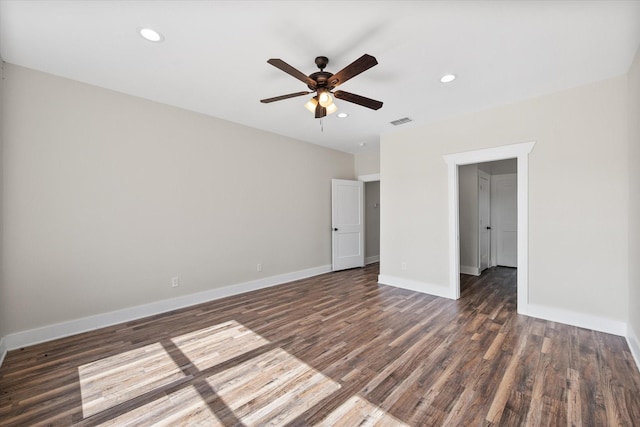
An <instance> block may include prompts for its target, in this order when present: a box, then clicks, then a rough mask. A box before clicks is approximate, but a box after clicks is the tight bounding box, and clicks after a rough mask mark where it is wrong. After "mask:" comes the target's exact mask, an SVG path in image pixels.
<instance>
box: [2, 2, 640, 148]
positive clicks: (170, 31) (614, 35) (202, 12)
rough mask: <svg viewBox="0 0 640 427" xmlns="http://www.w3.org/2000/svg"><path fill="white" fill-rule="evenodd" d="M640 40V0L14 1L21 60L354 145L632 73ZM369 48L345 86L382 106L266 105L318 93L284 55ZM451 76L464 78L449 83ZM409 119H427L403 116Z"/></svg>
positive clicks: (281, 130) (309, 61)
mask: <svg viewBox="0 0 640 427" xmlns="http://www.w3.org/2000/svg"><path fill="white" fill-rule="evenodd" d="M139 27H151V28H154V29H156V30H157V31H159V32H161V33H162V34H163V35H164V37H165V40H164V42H162V43H151V42H148V41H146V40H144V39H142V38H141V37H140V36H139V35H138V33H137V31H136V29H137V28H139ZM639 45H640V1H611V0H607V1H492V2H486V1H464V2H463V1H428V2H427V1H425V2H419V1H406V2H405V1H298V2H294V1H54V0H46V1H8V0H2V1H0V55H1V56H2V58H3V59H4V60H5V61H7V62H10V63H13V64H17V65H21V66H24V67H28V68H32V69H35V70H41V71H45V72H48V73H52V74H56V75H59V76H63V77H67V78H70V79H74V80H79V81H82V82H86V83H90V84H93V85H96V86H101V87H104V88H109V89H113V90H116V91H119V92H123V93H127V94H131V95H135V96H139V97H143V98H147V99H150V100H154V101H158V102H162V103H166V104H170V105H175V106H178V107H182V108H185V109H188V110H193V111H197V112H200V113H203V114H208V115H211V116H214V117H219V118H222V119H225V120H229V121H232V122H237V123H241V124H244V125H247V126H252V127H255V128H258V129H263V130H266V131H270V132H274V133H277V134H282V135H286V136H290V137H293V138H296V139H299V140H303V141H308V142H312V143H315V144H320V145H324V146H328V147H332V148H335V149H338V150H342V151H347V152H358V151H360V150H370V149H375V148H377V147H378V146H379V138H380V135H381V134H384V133H387V132H393V131H397V130H400V129H404V128H407V127H411V126H415V125H416V124H421V123H427V122H433V121H437V120H441V119H443V118H446V117H451V116H454V115H458V114H462V113H466V112H470V111H475V110H480V109H485V108H488V107H492V106H496V105H501V104H505V103H511V102H515V101H518V100H521V99H525V98H530V97H535V96H539V95H542V94H546V93H551V92H555V91H558V90H562V89H565V88H569V87H575V86H579V85H582V84H586V83H590V82H594V81H598V80H602V79H606V78H609V77H613V76H618V75H621V74H625V73H626V72H627V71H628V69H629V66H630V64H631V61H632V59H633V55H634V53H635V51H636V49H637V48H638V46H639ZM364 53H368V54H370V55H373V56H375V57H376V58H377V60H378V62H379V64H378V65H377V66H375V67H373V68H371V69H370V70H368V71H366V72H364V73H363V74H361V75H359V76H357V77H355V78H353V79H352V80H350V81H348V82H346V83H345V84H344V85H342V86H340V89H341V90H345V91H349V92H353V93H357V94H360V95H363V96H366V97H369V98H374V99H378V100H381V101H383V102H384V106H383V107H382V109H380V110H378V111H373V110H369V109H366V108H363V107H360V106H357V105H355V104H350V103H347V102H345V101H340V100H338V101H336V104H337V105H338V107H339V109H340V111H344V112H347V113H349V114H350V116H349V117H348V118H346V119H338V118H337V117H336V115H335V114H334V115H332V116H329V117H326V118H325V119H323V128H324V131H322V130H321V126H320V121H319V120H317V119H315V118H314V117H313V114H311V113H309V112H308V111H307V110H306V109H304V108H303V104H304V103H305V102H306V100H307V97H300V98H292V99H288V100H284V101H279V102H276V103H272V104H261V103H260V102H259V100H260V99H262V98H269V97H272V96H277V95H282V94H286V93H292V92H298V91H302V90H306V87H305V85H304V84H303V83H302V82H300V81H298V80H296V79H294V78H293V77H291V76H289V75H287V74H285V73H284V72H282V71H280V70H278V69H276V68H275V67H273V66H271V65H269V64H267V62H266V61H267V59H269V58H281V59H283V60H284V61H286V62H288V63H289V64H291V65H292V66H294V67H296V68H297V69H299V70H300V71H302V72H303V73H305V74H310V73H312V72H315V71H317V68H316V66H315V64H314V58H315V57H316V56H319V55H324V56H327V57H329V60H330V63H329V66H328V67H327V69H326V71H330V72H333V73H335V72H337V71H338V70H340V69H342V68H343V67H345V66H346V65H348V64H349V63H351V62H352V61H354V60H355V59H357V58H358V57H360V56H361V55H362V54H364ZM445 73H455V74H457V75H458V79H457V80H456V81H455V82H454V83H451V84H449V85H444V84H442V83H440V82H439V79H440V77H441V76H442V75H443V74H445ZM309 97H310V96H309ZM402 117H410V118H411V119H413V120H414V122H412V123H409V124H405V125H402V126H401V127H397V128H396V127H394V126H392V125H391V124H390V123H389V122H391V121H392V120H395V119H399V118H402ZM361 143H366V146H364V147H361V146H360V144H361Z"/></svg>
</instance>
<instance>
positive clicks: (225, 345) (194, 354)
mask: <svg viewBox="0 0 640 427" xmlns="http://www.w3.org/2000/svg"><path fill="white" fill-rule="evenodd" d="M171 341H172V342H173V343H174V344H175V345H176V347H178V348H179V349H180V351H182V353H183V354H184V355H185V356H187V358H189V360H190V361H191V362H192V363H193V364H194V365H195V367H196V368H198V370H200V371H203V370H205V369H207V368H210V367H212V366H215V365H219V364H220V363H222V362H226V361H227V360H230V359H233V358H234V357H237V356H240V355H242V354H244V353H247V352H249V351H251V350H254V349H256V348H259V347H262V346H263V345H266V344H269V341H267V340H266V339H264V338H262V337H261V336H260V335H258V334H256V333H255V332H253V331H252V330H251V329H249V328H247V327H245V326H243V325H242V324H240V323H238V322H236V321H235V320H231V321H229V322H224V323H220V324H218V325H215V326H211V327H208V328H204V329H200V330H198V331H194V332H190V333H188V334H184V335H181V336H179V337H176V338H172V339H171Z"/></svg>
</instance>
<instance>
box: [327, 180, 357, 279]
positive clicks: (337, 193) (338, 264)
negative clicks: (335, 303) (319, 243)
mask: <svg viewBox="0 0 640 427" xmlns="http://www.w3.org/2000/svg"><path fill="white" fill-rule="evenodd" d="M331 211H332V215H331V222H332V232H331V233H332V236H333V237H332V248H333V251H332V252H333V254H332V259H333V261H332V269H333V271H336V270H344V269H347V268H354V267H363V266H364V183H363V182H361V181H349V180H344V179H332V180H331Z"/></svg>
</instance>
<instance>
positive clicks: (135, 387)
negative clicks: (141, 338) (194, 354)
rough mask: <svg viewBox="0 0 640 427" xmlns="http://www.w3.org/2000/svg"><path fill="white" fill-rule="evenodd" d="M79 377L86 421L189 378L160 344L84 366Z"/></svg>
mask: <svg viewBox="0 0 640 427" xmlns="http://www.w3.org/2000/svg"><path fill="white" fill-rule="evenodd" d="M78 375H79V378H80V394H81V397H82V414H83V416H84V417H85V418H86V417H90V416H91V415H94V414H97V413H98V412H100V411H104V410H105V409H108V408H111V407H113V406H116V405H118V404H120V403H122V402H126V401H128V400H131V399H133V398H135V397H138V396H141V395H143V394H145V393H147V392H149V391H152V390H155V389H157V388H159V387H162V386H165V385H168V384H171V383H173V382H174V381H176V380H179V379H181V378H183V377H184V376H185V375H184V373H183V372H182V370H181V369H180V368H179V367H178V365H177V364H176V363H175V362H174V360H173V359H172V358H171V356H170V355H169V354H168V353H167V351H166V350H165V349H164V347H162V345H161V344H160V343H154V344H150V345H147V346H144V347H141V348H137V349H134V350H130V351H126V352H124V353H120V354H116V355H115V356H111V357H107V358H105V359H101V360H98V361H95V362H92V363H88V364H86V365H82V366H80V367H79V368H78Z"/></svg>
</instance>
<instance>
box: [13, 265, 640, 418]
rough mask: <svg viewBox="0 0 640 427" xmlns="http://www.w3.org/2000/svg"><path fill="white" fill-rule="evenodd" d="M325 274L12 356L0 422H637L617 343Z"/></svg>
mask: <svg viewBox="0 0 640 427" xmlns="http://www.w3.org/2000/svg"><path fill="white" fill-rule="evenodd" d="M377 274H378V266H377V265H376V264H374V265H371V266H368V267H366V268H364V269H354V270H348V271H345V272H340V273H329V274H325V275H322V276H317V277H314V278H310V279H306V280H300V281H297V282H292V283H288V284H285V285H280V286H277V287H273V288H269V289H263V290H260V291H255V292H251V293H247V294H244V295H239V296H235V297H230V298H226V299H222V300H217V301H213V302H210V303H206V304H201V305H198V306H194V307H190V308H188V309H183V310H177V311H174V312H171V313H166V314H163V315H158V316H152V317H149V318H145V319H141V320H138V321H133V322H129V323H125V324H121V325H117V326H113V327H109V328H104V329H100V330H97V331H93V332H89V333H84V334H80V335H76V336H72V337H68V338H65V339H60V340H56V341H52V342H49V343H44V344H40V345H35V346H32V347H29V348H24V349H20V350H15V351H11V352H9V354H8V355H7V357H6V359H5V361H4V363H3V366H2V367H1V368H0V425H2V426H44V425H52V426H67V425H81V426H98V425H114V426H126V425H132V426H134V425H135V426H146V425H163V426H164V425H166V426H175V425H203V426H242V425H244V426H264V425H277V426H280V425H292V426H294V425H295V426H303V425H318V426H336V425H338V426H360V425H362V426H364V425H367V426H440V425H443V426H494V425H496V426H497V425H502V426H520V425H523V426H524V425H526V426H556V425H562V426H581V425H584V426H634V425H636V426H638V425H640V373H639V372H638V369H637V367H636V366H635V364H634V362H633V359H632V356H631V354H630V352H629V349H628V347H627V344H626V341H625V340H624V338H622V337H617V336H613V335H608V334H603V333H598V332H594V331H590V330H586V329H581V328H576V327H572V326H567V325H563V324H559V323H553V322H547V321H542V320H537V319H534V318H530V317H526V316H520V315H518V314H516V313H515V301H516V294H515V292H516V283H515V280H516V271H515V270H514V269H509V268H496V269H491V270H489V271H487V272H485V273H484V274H483V275H482V276H480V277H473V276H462V279H461V286H462V297H461V299H460V300H458V301H451V300H446V299H442V298H437V297H432V296H429V295H423V294H420V293H416V292H411V291H407V290H403V289H397V288H393V287H390V286H383V285H378V284H377V283H376V280H377Z"/></svg>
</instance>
